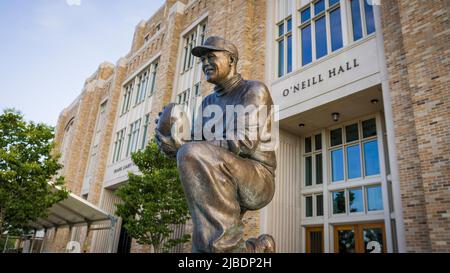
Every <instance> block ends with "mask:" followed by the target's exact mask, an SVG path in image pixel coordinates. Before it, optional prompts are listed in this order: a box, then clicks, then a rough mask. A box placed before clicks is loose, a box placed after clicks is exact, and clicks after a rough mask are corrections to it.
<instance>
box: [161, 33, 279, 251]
mask: <svg viewBox="0 0 450 273" xmlns="http://www.w3.org/2000/svg"><path fill="white" fill-rule="evenodd" d="M191 53H192V54H193V55H194V56H196V57H200V58H201V62H202V71H203V73H204V74H205V76H206V80H207V81H208V82H209V83H212V84H214V85H215V88H214V90H213V92H212V93H210V94H209V95H208V96H207V97H205V98H204V100H203V101H202V105H201V107H200V111H199V113H200V119H199V120H200V124H201V125H202V126H205V125H206V124H208V122H209V124H211V119H213V118H217V116H216V117H214V116H213V115H211V116H208V115H205V114H204V112H202V111H205V109H207V108H208V107H213V108H214V109H216V110H217V109H219V110H221V112H222V115H223V116H222V118H223V121H224V124H225V125H224V126H216V127H214V126H213V128H212V130H210V131H212V133H213V134H214V135H215V136H217V135H219V136H221V137H216V138H212V139H211V137H205V133H204V131H200V134H201V136H200V138H198V137H194V136H193V137H192V138H194V139H190V140H188V141H186V140H182V139H181V138H180V137H172V136H171V135H170V133H169V128H167V127H168V125H170V124H172V122H170V121H168V119H170V114H167V113H160V118H159V121H157V123H158V126H157V128H156V132H155V138H156V141H157V144H158V147H159V148H160V150H162V151H163V152H164V153H165V154H167V155H169V156H176V158H177V165H178V170H179V174H180V180H181V183H182V184H183V188H184V192H185V194H186V199H187V202H188V206H189V211H190V213H191V216H192V221H193V234H192V251H193V252H253V253H255V252H256V253H261V252H262V253H264V252H266V253H267V252H275V242H274V240H273V238H272V236H270V235H266V234H264V235H261V236H259V237H258V238H251V239H248V240H247V241H244V239H243V231H244V226H243V223H242V217H243V215H244V214H245V212H246V211H248V210H259V209H261V208H263V207H264V206H266V205H267V204H268V203H269V202H270V201H271V200H272V198H273V195H274V191H275V183H274V182H275V169H276V158H275V152H274V150H273V149H264V148H262V146H263V145H265V144H267V143H268V142H270V141H272V139H271V124H272V122H273V117H272V114H271V113H272V111H271V110H270V109H272V106H273V101H272V97H271V95H270V93H269V90H268V89H267V87H266V86H265V85H264V83H262V82H259V81H251V80H245V79H243V78H242V76H241V75H240V74H239V73H238V72H237V70H236V66H237V63H238V59H239V55H238V51H237V48H236V46H235V45H234V44H232V43H231V42H229V41H227V40H225V39H223V38H221V37H217V36H212V37H209V38H208V39H206V41H205V42H204V43H203V45H201V46H197V47H195V48H193V49H192V52H191ZM227 106H228V107H229V106H243V107H249V106H250V108H251V109H254V110H253V111H252V112H251V113H246V114H245V115H237V114H236V113H227V109H228V110H229V111H230V109H233V108H232V107H231V108H228V107H227ZM251 106H253V108H252V107H251ZM172 107H173V104H172ZM261 109H266V111H267V113H266V114H264V113H262V112H260V111H262V110H261ZM267 109H269V110H267ZM167 111H169V112H170V110H167V107H166V110H164V112H167ZM161 114H162V115H161ZM172 114H173V113H172ZM230 114H231V115H230ZM249 115H253V116H254V117H255V116H257V117H258V118H252V117H249ZM230 117H233V118H235V119H237V121H236V120H234V121H232V122H229V121H230V120H228V121H227V118H228V119H230ZM197 124H198V120H197ZM239 124H244V125H243V126H244V127H243V128H242V127H241V129H240V132H237V130H238V128H236V127H239ZM164 127H165V128H164ZM203 129H205V128H203ZM209 129H211V128H209ZM218 130H220V131H223V132H220V133H219V134H217V133H218V132H217V131H218ZM227 130H228V132H227ZM230 131H231V132H234V133H235V134H234V135H235V136H236V135H238V137H234V138H233V137H231V138H230V137H228V136H229V134H228V133H229V132H230ZM250 132H254V133H255V132H256V133H255V134H254V135H253V136H252V137H250V136H249V134H250ZM194 134H195V132H194ZM194 134H193V135H194ZM222 136H223V137H222Z"/></svg>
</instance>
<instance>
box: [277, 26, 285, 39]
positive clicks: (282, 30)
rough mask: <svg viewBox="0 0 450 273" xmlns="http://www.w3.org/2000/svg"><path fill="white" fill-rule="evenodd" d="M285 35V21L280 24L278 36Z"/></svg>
mask: <svg viewBox="0 0 450 273" xmlns="http://www.w3.org/2000/svg"><path fill="white" fill-rule="evenodd" d="M283 35H284V23H281V24H279V25H278V37H279V36H283Z"/></svg>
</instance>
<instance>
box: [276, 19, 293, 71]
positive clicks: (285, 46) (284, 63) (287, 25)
mask: <svg viewBox="0 0 450 273" xmlns="http://www.w3.org/2000/svg"><path fill="white" fill-rule="evenodd" d="M277 27H278V37H277V44H278V77H281V76H283V75H284V74H288V73H290V72H292V18H291V17H289V18H286V19H284V20H282V21H281V22H279V23H278V24H277Z"/></svg>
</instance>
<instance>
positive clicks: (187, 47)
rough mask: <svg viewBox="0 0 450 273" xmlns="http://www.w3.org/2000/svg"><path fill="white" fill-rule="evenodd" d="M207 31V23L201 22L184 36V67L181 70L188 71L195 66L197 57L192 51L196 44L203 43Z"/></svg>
mask: <svg viewBox="0 0 450 273" xmlns="http://www.w3.org/2000/svg"><path fill="white" fill-rule="evenodd" d="M205 32H206V23H201V24H199V25H198V26H196V27H195V28H194V29H193V30H192V31H191V32H189V33H188V34H186V35H185V36H184V48H183V59H182V60H183V67H182V70H181V72H185V71H188V70H190V69H191V68H192V67H193V65H194V60H195V58H194V56H193V55H192V54H191V51H192V49H193V48H194V47H195V46H197V45H201V44H203V42H204V40H205Z"/></svg>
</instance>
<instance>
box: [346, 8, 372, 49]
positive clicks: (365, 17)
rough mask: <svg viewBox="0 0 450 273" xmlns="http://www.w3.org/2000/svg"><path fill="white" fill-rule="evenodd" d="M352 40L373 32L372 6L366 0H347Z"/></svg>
mask: <svg viewBox="0 0 450 273" xmlns="http://www.w3.org/2000/svg"><path fill="white" fill-rule="evenodd" d="M349 1H350V10H351V23H352V27H351V29H352V33H353V41H357V40H359V39H361V38H362V37H364V36H366V35H370V34H372V33H374V32H375V21H374V17H373V7H372V5H369V4H368V3H367V1H366V0H349Z"/></svg>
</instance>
